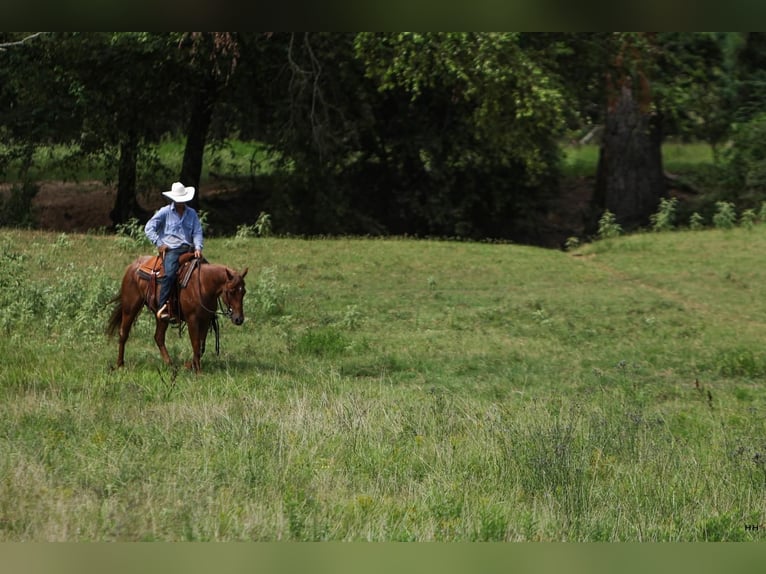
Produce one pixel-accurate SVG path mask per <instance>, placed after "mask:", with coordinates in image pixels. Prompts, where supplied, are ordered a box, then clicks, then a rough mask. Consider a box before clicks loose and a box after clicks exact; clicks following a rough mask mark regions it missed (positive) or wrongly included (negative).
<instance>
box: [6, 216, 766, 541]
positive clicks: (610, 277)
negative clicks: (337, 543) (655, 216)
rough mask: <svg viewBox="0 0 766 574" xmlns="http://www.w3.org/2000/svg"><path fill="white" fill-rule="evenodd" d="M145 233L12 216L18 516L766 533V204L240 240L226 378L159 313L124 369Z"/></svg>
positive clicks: (368, 528) (452, 533)
mask: <svg viewBox="0 0 766 574" xmlns="http://www.w3.org/2000/svg"><path fill="white" fill-rule="evenodd" d="M145 251H146V249H145V248H144V247H143V246H141V245H138V244H136V243H135V242H133V241H131V240H129V239H128V238H126V237H111V236H103V235H96V234H93V235H63V234H61V235H57V234H46V233H41V232H33V231H16V230H0V270H1V272H0V541H59V540H66V541H114V540H117V541H133V540H163V541H176V540H237V541H239V540H257V541H275V540H344V541H345V540H395V541H428V540H438V541H484V540H486V541H500V540H506V541H538V540H541V541H549V540H553V541H618V540H619V541H650V540H652V541H653V540H661V541H697V540H758V539H760V538H761V537H762V535H763V534H762V533H763V532H764V523H765V522H766V520H765V519H764V508H766V417H765V416H764V415H766V389H764V387H763V384H762V381H763V379H764V377H765V376H766V351H765V350H764V348H763V344H762V343H763V334H764V332H766V270H764V266H763V265H762V261H763V253H764V252H766V227H764V226H757V227H755V228H754V229H752V230H746V229H734V230H729V231H723V230H708V231H699V232H692V231H683V232H668V233H662V234H657V233H653V234H649V233H647V234H640V235H633V236H628V237H621V238H617V239H610V240H604V241H600V242H597V243H593V244H590V245H585V246H583V247H581V248H580V249H578V250H575V251H574V252H569V253H564V252H560V251H550V250H543V249H537V248H532V247H522V246H513V245H496V244H494V245H493V244H477V243H450V242H432V241H410V240H396V239H390V240H362V239H338V240H321V241H320V240H313V241H307V240H299V239H283V238H228V239H224V238H221V239H213V240H210V241H209V242H208V247H207V249H206V255H207V256H208V258H209V259H210V260H211V261H214V262H218V263H226V264H228V265H230V266H232V267H234V268H237V269H241V268H243V267H245V266H249V267H250V273H249V274H248V295H247V297H246V312H247V320H246V322H245V324H244V325H243V326H242V327H235V326H234V325H232V324H231V323H226V324H223V325H222V337H221V344H222V349H221V355H220V356H219V357H216V356H215V354H214V353H212V352H211V351H210V350H209V351H208V355H206V356H205V357H204V358H203V369H204V373H203V374H202V375H200V376H195V375H193V374H191V373H189V372H187V371H186V370H184V369H182V368H181V369H176V368H166V367H165V366H164V365H163V364H162V362H161V360H160V357H159V354H158V352H157V351H156V348H155V347H154V343H153V341H152V331H153V323H152V321H151V320H150V319H149V317H148V315H147V314H143V315H142V317H141V319H140V320H139V322H138V324H137V326H136V328H135V329H134V332H133V335H132V337H131V339H130V341H129V343H128V347H127V354H126V363H127V364H126V367H125V368H124V369H121V370H114V369H113V368H112V365H113V364H114V362H115V359H116V351H117V348H116V341H114V340H108V339H107V338H106V337H105V335H104V326H105V323H106V320H107V318H108V315H109V307H108V306H107V301H108V299H109V298H110V297H111V296H112V295H113V294H114V292H115V290H116V289H117V287H118V283H119V280H120V277H121V273H122V270H123V269H124V267H125V266H126V265H127V264H128V263H129V262H130V261H131V260H132V259H133V258H134V257H135V256H136V255H138V254H140V253H142V252H145ZM169 349H170V351H171V354H172V355H174V356H175V357H177V358H178V362H179V363H181V362H182V361H183V360H185V359H188V358H189V355H190V348H189V344H188V341H187V338H186V333H183V335H182V336H181V337H180V338H179V337H178V336H177V334H176V332H175V331H172V332H171V333H170V335H169ZM754 526H760V529H757V530H756V529H754V528H753V527H754Z"/></svg>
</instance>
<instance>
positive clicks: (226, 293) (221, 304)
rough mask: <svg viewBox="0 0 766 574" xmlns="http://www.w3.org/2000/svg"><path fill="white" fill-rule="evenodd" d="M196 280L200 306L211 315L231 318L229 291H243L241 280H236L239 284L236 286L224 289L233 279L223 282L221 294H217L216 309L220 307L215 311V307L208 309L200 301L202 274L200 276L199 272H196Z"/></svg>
mask: <svg viewBox="0 0 766 574" xmlns="http://www.w3.org/2000/svg"><path fill="white" fill-rule="evenodd" d="M197 281H198V283H199V293H200V306H201V307H202V308H203V309H204V310H205V311H207V312H208V313H210V314H212V315H215V316H218V315H223V316H224V317H226V318H227V319H231V316H232V315H233V314H234V309H233V308H232V306H231V302H230V300H229V299H230V295H229V294H230V293H234V292H235V291H242V292H244V290H245V287H244V285H242V284H241V281H242V280H241V279H240V281H238V283H239V284H238V285H237V286H235V287H233V288H232V289H226V285H228V284H229V283H231V282H232V281H233V280H232V281H227V282H226V283H225V284H224V288H223V291H222V293H221V295H219V296H218V309H220V310H219V311H216V310H215V309H208V308H207V306H206V305H205V304H204V303H203V302H202V276H201V274H200V273H199V272H198V273H197ZM243 297H244V293H243ZM222 299H223V301H222ZM224 303H225V304H226V306H225V307H224Z"/></svg>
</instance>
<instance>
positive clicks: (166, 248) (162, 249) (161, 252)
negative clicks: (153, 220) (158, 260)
mask: <svg viewBox="0 0 766 574" xmlns="http://www.w3.org/2000/svg"><path fill="white" fill-rule="evenodd" d="M158 250H159V252H160V255H161V256H162V257H164V256H165V252H166V251H167V250H168V246H167V245H160V246H159V248H158Z"/></svg>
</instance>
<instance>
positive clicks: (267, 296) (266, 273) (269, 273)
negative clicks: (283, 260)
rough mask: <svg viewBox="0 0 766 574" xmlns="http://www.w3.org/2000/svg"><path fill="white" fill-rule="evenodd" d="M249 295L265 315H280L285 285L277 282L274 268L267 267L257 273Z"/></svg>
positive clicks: (282, 310) (282, 309)
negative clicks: (253, 286) (253, 287)
mask: <svg viewBox="0 0 766 574" xmlns="http://www.w3.org/2000/svg"><path fill="white" fill-rule="evenodd" d="M251 297H252V300H254V301H255V305H256V306H257V307H258V310H259V312H260V313H261V314H263V315H265V316H267V317H273V316H276V315H281V314H282V313H284V310H285V300H286V297H287V286H285V285H282V284H281V283H279V281H278V280H277V272H276V269H275V268H273V267H267V268H265V269H262V270H261V272H260V274H259V275H258V279H257V281H256V283H255V289H254V290H253V293H252V296H251Z"/></svg>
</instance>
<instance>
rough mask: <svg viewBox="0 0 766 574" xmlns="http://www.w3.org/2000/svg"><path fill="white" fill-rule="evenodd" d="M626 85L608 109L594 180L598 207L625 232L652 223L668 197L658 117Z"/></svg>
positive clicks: (620, 89) (621, 88)
mask: <svg viewBox="0 0 766 574" xmlns="http://www.w3.org/2000/svg"><path fill="white" fill-rule="evenodd" d="M646 107H648V106H644V105H642V104H641V103H640V102H639V101H637V99H636V97H635V95H634V91H633V88H632V87H631V86H630V85H628V84H627V83H626V84H625V85H623V86H621V87H620V88H619V92H618V93H617V94H616V97H615V99H614V101H613V102H612V103H611V104H610V105H609V109H608V110H607V114H606V124H605V128H604V133H603V135H602V140H601V149H600V154H599V162H598V172H597V177H596V193H595V196H594V197H595V201H596V206H597V208H599V209H600V210H601V211H602V212H603V210H604V209H608V210H609V211H611V212H612V213H613V214H614V215H615V218H616V220H617V222H618V223H619V224H620V225H622V227H623V228H624V229H626V230H629V229H634V228H636V227H638V226H641V225H645V224H647V223H648V222H649V216H650V215H651V214H652V213H654V212H655V211H656V210H657V206H658V205H659V202H660V198H662V197H663V196H664V195H665V177H664V173H663V169H662V133H661V130H660V121H659V117H658V116H657V115H656V114H652V113H651V112H650V111H649V110H648V109H644V108H646Z"/></svg>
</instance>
